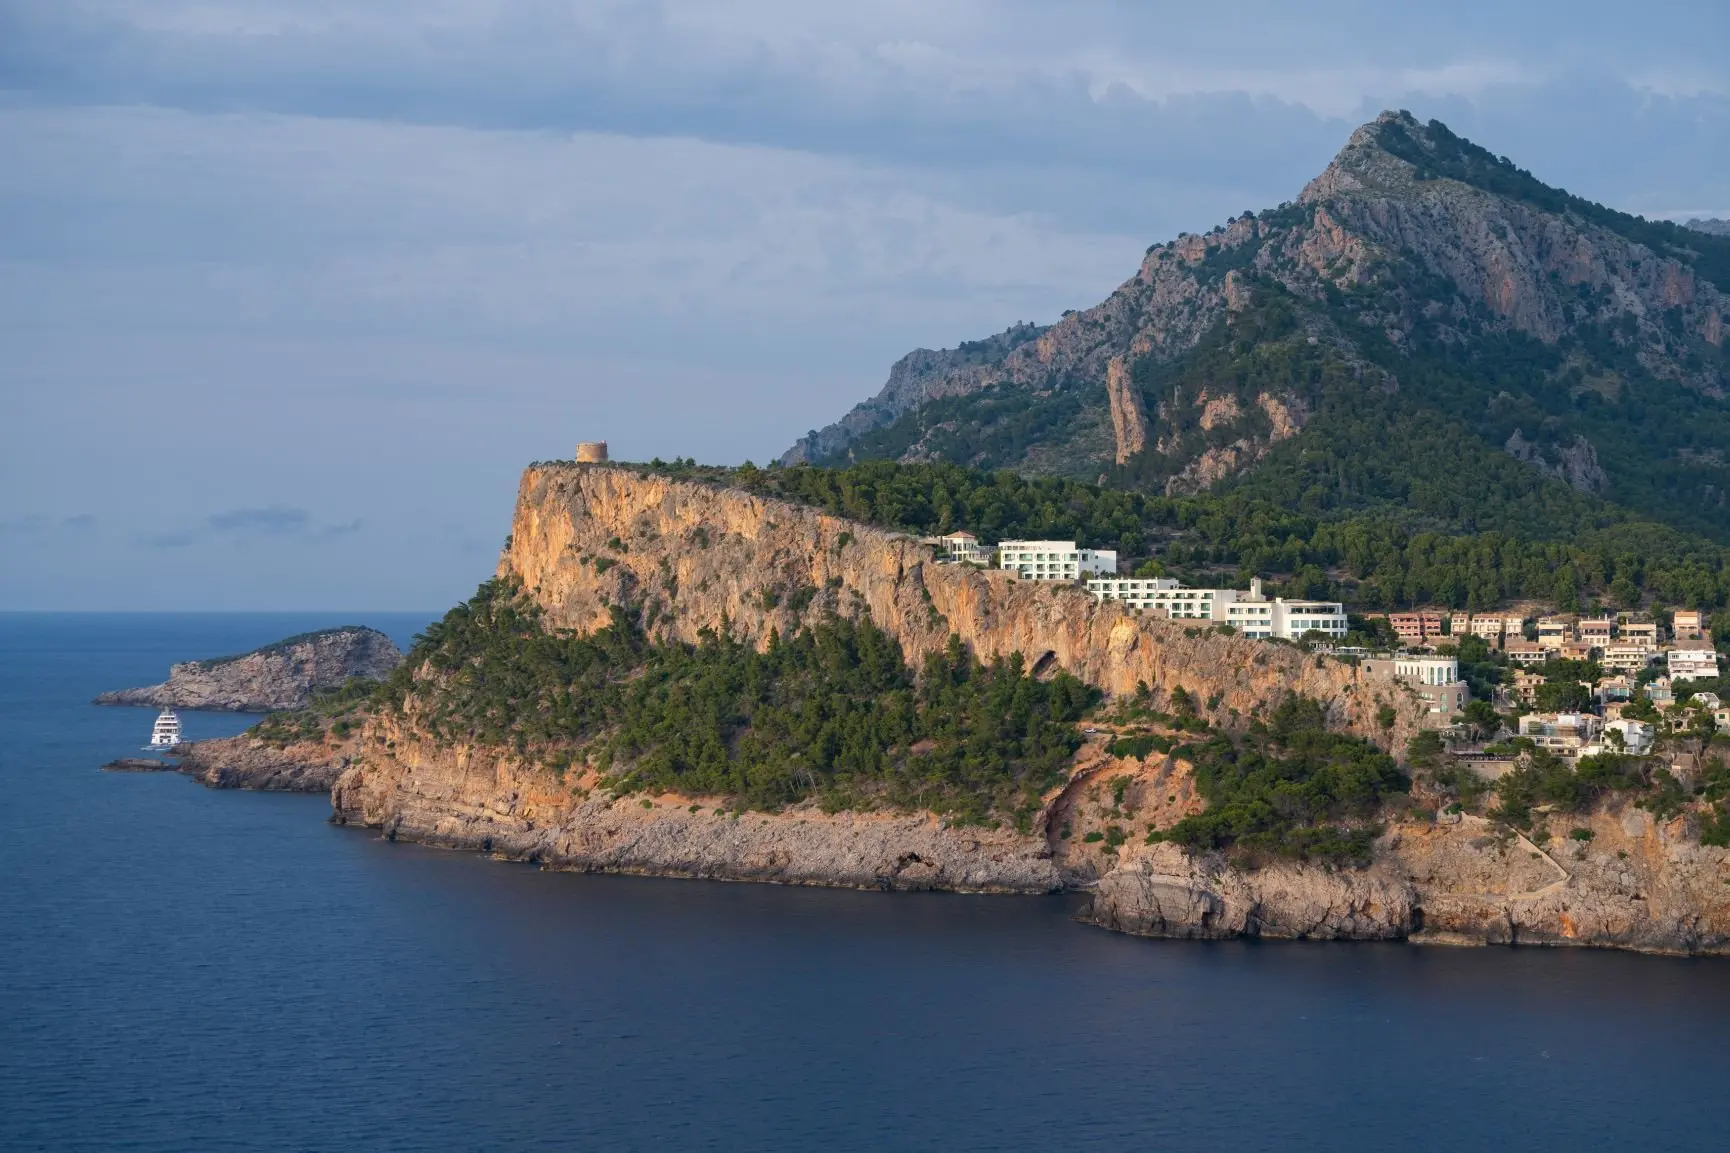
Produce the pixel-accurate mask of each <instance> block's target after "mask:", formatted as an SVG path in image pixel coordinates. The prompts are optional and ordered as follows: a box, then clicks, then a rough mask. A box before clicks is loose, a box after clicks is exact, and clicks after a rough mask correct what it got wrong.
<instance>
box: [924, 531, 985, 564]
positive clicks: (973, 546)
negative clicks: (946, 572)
mask: <svg viewBox="0 0 1730 1153" xmlns="http://www.w3.org/2000/svg"><path fill="white" fill-rule="evenodd" d="M931 543H933V544H935V545H936V546H937V547H938V548H940V549H942V550H943V552H944V553H945V555H947V556H948V558H949V559H950V560H953V561H966V562H967V563H969V564H978V565H988V564H990V563H991V546H990V545H988V544H984V543H981V541H980V539H979V538H978V537H976V536H974V535H973V534H972V533H970V532H952V533H950V534H949V535H947V536H940V537H937V538H935V539H934V540H933V541H932V542H931Z"/></svg>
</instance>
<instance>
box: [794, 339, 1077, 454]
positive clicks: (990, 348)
mask: <svg viewBox="0 0 1730 1153" xmlns="http://www.w3.org/2000/svg"><path fill="white" fill-rule="evenodd" d="M1044 331H1045V330H1044V329H1043V328H1040V327H1039V326H1038V325H1033V324H1016V325H1011V326H1010V327H1009V328H1007V329H1005V330H1004V331H1003V332H1000V333H998V334H997V335H995V336H988V337H986V338H985V339H984V340H970V341H966V342H964V343H963V344H962V345H961V346H960V347H959V348H945V349H941V350H932V349H929V348H918V349H914V350H913V351H912V352H910V353H908V354H907V355H906V356H904V357H902V358H901V359H900V360H898V361H896V362H895V364H894V367H892V368H891V369H890V370H889V380H888V382H887V383H885V384H884V385H883V388H882V390H881V391H879V392H878V393H877V395H876V396H874V397H872V398H871V399H870V400H866V401H861V402H860V403H859V404H856V405H854V406H853V408H852V410H851V411H850V412H848V413H847V415H846V416H844V417H842V418H841V419H840V420H838V421H836V422H835V423H834V424H831V425H826V426H825V427H823V428H821V429H813V430H812V431H810V432H809V433H806V434H805V435H804V436H803V437H801V438H800V439H799V442H798V443H797V444H795V445H794V446H793V447H792V448H790V449H788V450H787V451H786V452H784V453H782V454H781V463H782V464H786V465H793V464H807V463H811V464H814V463H817V462H819V461H822V460H826V459H828V458H830V457H833V456H835V455H836V454H838V453H841V452H843V451H845V450H846V448H847V446H848V445H849V444H851V443H852V442H853V441H854V440H856V439H858V438H859V437H861V436H863V435H865V434H866V433H868V432H870V431H872V430H873V429H878V428H882V427H883V426H884V425H886V424H889V423H890V422H892V421H893V420H894V419H895V418H896V417H898V416H900V415H901V414H902V413H905V412H907V411H909V410H910V409H912V408H914V407H916V406H917V405H919V404H922V403H924V402H926V401H930V400H939V399H941V398H943V397H945V396H957V395H962V394H965V393H968V392H972V391H974V390H975V389H976V388H979V387H982V386H983V384H984V383H986V382H988V381H989V380H990V377H991V373H992V371H993V370H994V369H995V368H996V366H998V365H1000V364H1002V363H1003V359H1004V358H1005V357H1006V356H1008V355H1009V354H1010V353H1011V352H1013V351H1014V350H1015V349H1017V348H1019V347H1021V346H1022V345H1024V344H1026V343H1028V342H1029V341H1032V340H1036V339H1038V337H1039V336H1040V334H1042V333H1043V332H1044Z"/></svg>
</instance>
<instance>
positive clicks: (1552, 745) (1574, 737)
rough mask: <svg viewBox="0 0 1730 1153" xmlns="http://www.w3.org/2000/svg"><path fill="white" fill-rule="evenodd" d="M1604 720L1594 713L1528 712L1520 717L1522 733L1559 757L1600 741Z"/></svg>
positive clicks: (1575, 753)
mask: <svg viewBox="0 0 1730 1153" xmlns="http://www.w3.org/2000/svg"><path fill="white" fill-rule="evenodd" d="M1602 726H1603V722H1602V721H1600V720H1599V719H1598V718H1597V717H1595V716H1593V715H1592V714H1591V713H1528V714H1526V715H1525V716H1523V717H1521V718H1520V736H1522V737H1525V738H1527V739H1528V740H1530V741H1531V742H1532V743H1533V744H1534V745H1537V746H1538V747H1539V748H1540V749H1548V750H1549V751H1550V752H1552V753H1555V754H1556V755H1557V756H1559V757H1570V758H1571V757H1577V756H1579V755H1580V754H1581V751H1582V750H1584V749H1585V748H1586V747H1587V746H1588V745H1591V744H1593V743H1595V742H1596V741H1597V738H1598V734H1599V732H1600V731H1601V729H1602Z"/></svg>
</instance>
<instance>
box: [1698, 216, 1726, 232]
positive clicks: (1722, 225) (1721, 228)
mask: <svg viewBox="0 0 1730 1153" xmlns="http://www.w3.org/2000/svg"><path fill="white" fill-rule="evenodd" d="M1688 227H1689V228H1692V229H1693V230H1694V231H1696V232H1705V233H1708V234H1710V235H1712V236H1730V220H1719V219H1717V218H1716V217H1709V218H1707V219H1704V220H1702V219H1700V218H1699V217H1696V218H1694V219H1693V220H1690V221H1689V222H1688Z"/></svg>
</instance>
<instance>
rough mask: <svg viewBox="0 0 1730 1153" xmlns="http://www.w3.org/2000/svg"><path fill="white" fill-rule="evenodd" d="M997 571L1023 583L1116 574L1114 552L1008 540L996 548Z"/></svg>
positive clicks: (1066, 542) (1058, 542)
mask: <svg viewBox="0 0 1730 1153" xmlns="http://www.w3.org/2000/svg"><path fill="white" fill-rule="evenodd" d="M997 567H999V568H1004V569H1008V570H1009V571H1010V572H1012V573H1014V574H1015V575H1016V576H1018V577H1020V578H1021V579H1022V580H1036V581H1077V580H1080V579H1081V578H1082V577H1084V576H1090V575H1092V574H1094V573H1115V572H1117V553H1116V552H1115V551H1113V550H1112V549H1091V548H1076V547H1075V542H1074V541H1072V540H1006V541H999V542H998V544H997Z"/></svg>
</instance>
